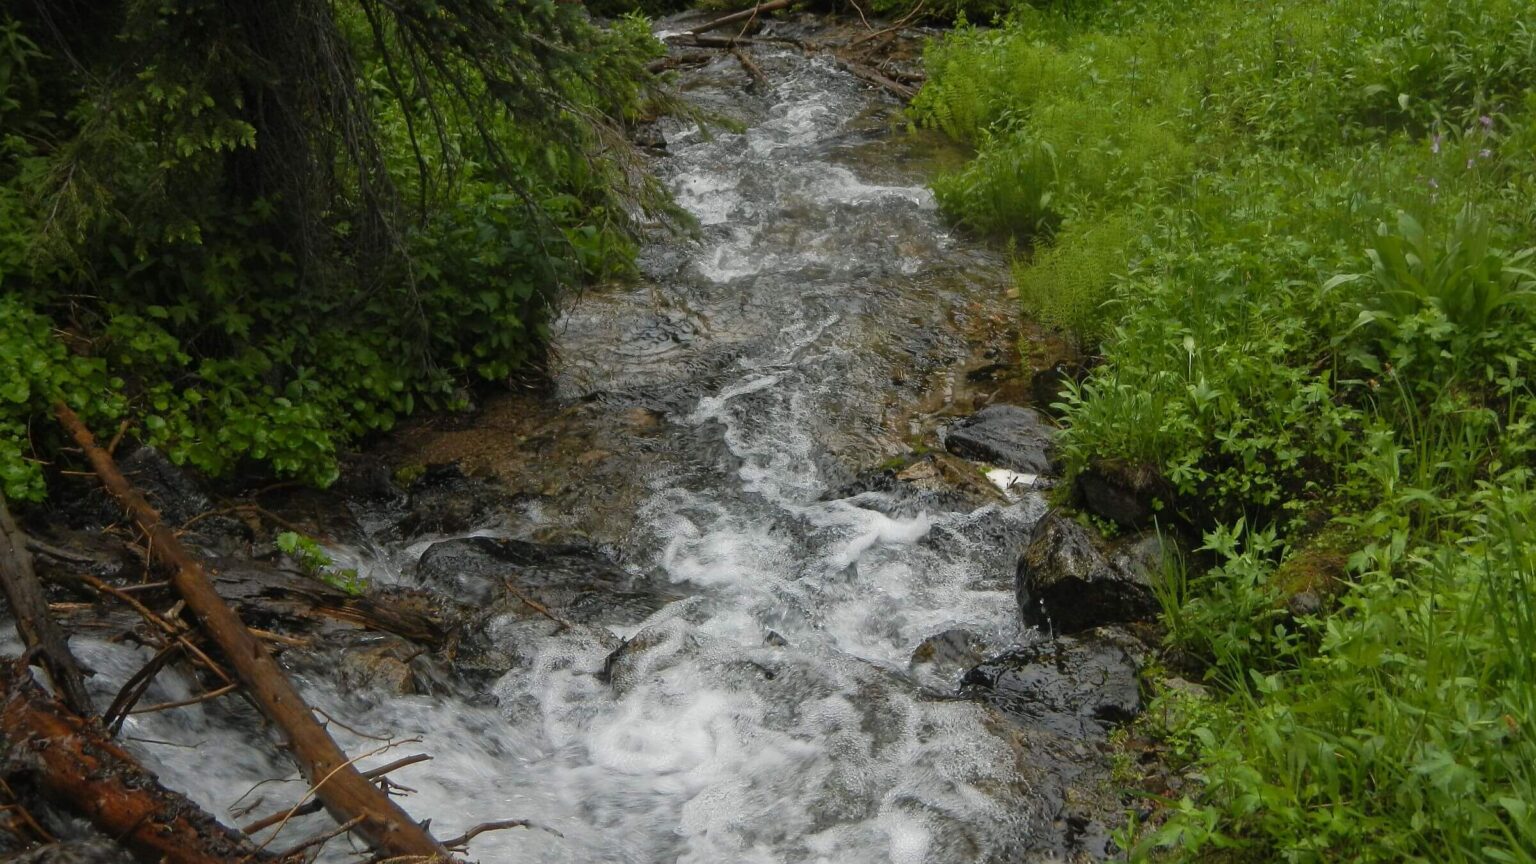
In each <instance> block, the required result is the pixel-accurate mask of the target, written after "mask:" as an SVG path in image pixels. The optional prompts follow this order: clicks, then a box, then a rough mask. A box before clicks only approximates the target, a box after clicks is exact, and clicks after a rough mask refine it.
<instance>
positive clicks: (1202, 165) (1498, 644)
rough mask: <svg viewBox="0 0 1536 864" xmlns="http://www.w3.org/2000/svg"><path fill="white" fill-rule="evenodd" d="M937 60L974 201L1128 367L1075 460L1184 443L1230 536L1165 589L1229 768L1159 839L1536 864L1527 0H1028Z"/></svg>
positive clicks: (1194, 755)
mask: <svg viewBox="0 0 1536 864" xmlns="http://www.w3.org/2000/svg"><path fill="white" fill-rule="evenodd" d="M927 63H928V70H929V82H928V84H927V85H926V86H925V88H924V90H923V92H922V93H921V94H920V96H919V98H918V99H917V100H916V101H915V103H914V107H913V112H914V116H915V117H916V118H917V119H918V121H919V122H923V123H927V124H930V125H933V126H936V127H939V128H942V129H944V130H945V131H946V132H948V133H949V134H951V135H953V136H955V137H957V138H960V139H962V140H966V141H969V142H971V143H972V144H974V145H975V146H976V147H977V153H976V156H975V158H974V159H973V160H972V161H971V162H970V163H969V164H967V165H966V166H964V167H963V168H962V169H961V170H959V171H958V172H956V173H955V174H953V175H951V176H948V177H944V178H940V179H939V180H938V181H937V182H936V184H935V188H936V190H937V192H938V195H939V200H940V202H941V204H942V205H943V206H944V207H945V208H946V209H947V211H948V212H949V213H950V214H951V215H952V216H953V217H954V218H955V219H956V220H957V221H959V222H961V223H962V224H965V225H967V226H970V227H971V228H973V229H975V230H978V231H981V232H985V233H988V234H991V235H994V236H998V237H1006V238H1013V239H1014V240H1015V241H1024V242H1026V243H1029V244H1031V245H1032V246H1033V249H1032V250H1031V252H1030V253H1029V254H1028V255H1026V256H1023V257H1021V258H1020V260H1019V262H1018V263H1017V264H1016V266H1015V270H1014V274H1015V280H1016V281H1017V283H1018V285H1019V294H1020V300H1021V304H1022V310H1021V311H1022V312H1023V313H1024V314H1026V315H1029V316H1030V317H1032V318H1034V319H1037V320H1040V321H1043V322H1045V323H1047V324H1049V325H1052V326H1055V327H1057V328H1059V329H1061V330H1063V331H1064V332H1066V333H1068V334H1070V335H1071V336H1073V337H1074V338H1075V339H1077V340H1078V341H1079V342H1080V344H1081V345H1082V346H1083V348H1084V350H1085V352H1087V353H1088V354H1090V355H1094V354H1097V355H1098V356H1099V359H1100V360H1101V361H1102V362H1100V363H1099V364H1098V365H1097V366H1096V367H1095V368H1094V370H1093V372H1092V374H1091V375H1090V377H1089V378H1088V379H1087V380H1086V381H1084V382H1083V383H1082V384H1081V385H1080V386H1078V387H1076V388H1074V389H1072V390H1070V391H1069V393H1068V394H1067V397H1066V399H1065V402H1066V414H1065V418H1064V419H1065V423H1066V429H1065V431H1064V433H1063V436H1062V443H1061V453H1062V456H1063V458H1064V460H1065V462H1066V467H1067V471H1068V473H1069V475H1075V474H1076V473H1078V472H1081V471H1083V470H1085V469H1087V468H1089V467H1091V466H1093V465H1095V464H1096V463H1099V462H1103V461H1114V462H1119V463H1125V464H1132V465H1137V466H1142V467H1144V468H1146V469H1149V470H1153V471H1156V472H1158V473H1159V474H1161V476H1162V477H1163V479H1164V480H1166V481H1167V483H1168V485H1169V487H1170V488H1172V489H1173V490H1174V496H1173V500H1172V501H1171V502H1168V503H1169V504H1170V507H1169V509H1168V510H1166V511H1165V512H1164V514H1163V515H1164V516H1165V517H1166V518H1168V519H1171V520H1173V521H1175V522H1179V523H1182V524H1183V525H1184V526H1185V527H1186V528H1189V529H1192V530H1193V531H1195V532H1196V533H1197V534H1199V535H1202V536H1203V537H1204V540H1205V542H1204V548H1203V549H1202V550H1200V552H1199V554H1198V555H1196V556H1192V557H1190V558H1189V559H1187V562H1186V563H1187V564H1188V565H1189V567H1190V568H1191V569H1188V570H1185V569H1176V570H1175V571H1170V577H1171V578H1170V579H1169V580H1166V581H1165V584H1164V590H1163V591H1162V592H1161V599H1162V600H1163V603H1164V607H1165V613H1164V619H1165V621H1166V623H1167V624H1168V625H1169V626H1168V639H1169V642H1170V645H1176V646H1178V647H1179V648H1180V649H1181V650H1182V651H1183V652H1184V653H1185V654H1186V655H1192V656H1194V657H1197V658H1202V659H1203V661H1204V663H1205V666H1206V669H1207V670H1208V675H1209V677H1210V680H1211V681H1212V682H1214V683H1215V684H1217V685H1218V692H1219V694H1220V695H1219V696H1218V698H1217V699H1216V700H1215V701H1214V702H1213V703H1211V704H1210V705H1209V706H1207V707H1206V708H1204V709H1202V710H1200V711H1193V712H1183V713H1181V714H1180V715H1179V716H1181V717H1183V718H1184V719H1183V720H1182V721H1181V723H1182V726H1181V728H1179V729H1176V730H1174V731H1173V732H1171V733H1170V734H1171V735H1172V736H1173V737H1174V738H1177V739H1178V740H1180V741H1189V742H1193V745H1194V749H1193V751H1192V752H1190V753H1189V754H1188V756H1187V758H1188V759H1189V760H1190V764H1189V765H1187V766H1179V767H1182V768H1184V769H1186V770H1187V771H1188V772H1190V773H1191V775H1192V776H1195V777H1197V778H1199V779H1200V780H1201V782H1200V783H1199V784H1197V785H1196V787H1194V788H1193V789H1192V790H1191V791H1190V793H1189V795H1188V797H1187V799H1186V800H1184V801H1182V802H1175V803H1173V804H1171V805H1170V806H1169V807H1168V808H1167V809H1166V810H1165V811H1164V812H1163V813H1162V814H1161V815H1160V817H1159V818H1160V819H1161V827H1149V828H1145V830H1143V831H1142V832H1141V833H1140V834H1138V835H1137V836H1136V837H1131V838H1127V842H1128V843H1134V844H1135V846H1136V850H1137V852H1138V854H1142V855H1145V856H1152V857H1158V856H1166V857H1169V858H1173V859H1179V860H1182V859H1188V858H1191V857H1195V858H1204V857H1209V858H1211V859H1213V860H1222V861H1229V860H1243V861H1273V860H1285V861H1318V862H1321V861H1336V860H1359V861H1403V860H1422V861H1484V860H1492V861H1532V860H1536V823H1533V819H1536V813H1533V812H1532V808H1536V787H1533V782H1536V750H1533V748H1536V668H1533V667H1536V659H1533V657H1536V624H1533V620H1536V619H1533V609H1532V606H1533V604H1536V594H1533V590H1536V546H1533V540H1536V538H1533V537H1532V536H1531V531H1532V528H1531V525H1532V524H1533V522H1536V492H1533V491H1532V488H1531V485H1532V484H1531V483H1530V471H1531V469H1532V467H1533V464H1532V463H1533V452H1536V444H1533V443H1532V434H1531V433H1532V431H1533V422H1536V410H1533V406H1536V400H1533V397H1532V392H1533V391H1532V372H1531V370H1532V369H1533V368H1536V299H1533V293H1532V292H1533V291H1536V271H1533V268H1532V259H1533V257H1536V253H1533V252H1531V251H1528V250H1530V249H1531V248H1532V247H1536V208H1533V207H1532V206H1531V203H1530V202H1531V201H1533V200H1536V119H1533V118H1536V89H1533V88H1536V17H1533V16H1532V15H1531V11H1530V8H1529V5H1528V4H1527V3H1522V2H1513V0H1449V2H1429V0H1380V2H1379V0H1282V2H1276V3H1268V4H1251V3H1246V2H1240V0H1188V2H1178V3H1175V2H1171V0H1142V2H1134V3H1116V4H1088V5H1086V6H1083V5H1073V6H1071V7H1069V8H1065V9H1059V10H1040V9H1034V8H1019V9H1016V10H1015V12H1014V13H1013V14H1012V16H1011V17H1010V18H1009V20H1008V21H1007V22H1005V23H1004V24H1003V25H1002V26H1000V27H998V28H995V29H990V30H981V29H964V28H962V29H961V30H959V31H957V32H956V33H954V34H953V35H951V36H950V37H948V38H946V39H944V40H942V41H940V42H938V43H936V44H935V45H934V46H933V47H931V48H930V49H929V53H928V55H927ZM1320 550H1321V551H1320ZM1212 562H1214V563H1212ZM1319 562H1325V563H1327V565H1328V566H1327V568H1326V569H1327V571H1328V572H1326V573H1320V572H1319V573H1313V572H1311V569H1316V568H1318V567H1319V566H1320V565H1319ZM1197 563H1201V564H1203V566H1205V568H1206V569H1204V571H1203V572H1202V571H1199V570H1198V569H1194V568H1195V565H1196V564H1197ZM1309 568H1311V569H1309ZM1298 585H1304V586H1306V587H1307V589H1308V590H1314V589H1315V590H1316V591H1317V592H1318V593H1320V594H1321V595H1322V598H1321V599H1322V603H1321V607H1322V608H1321V611H1320V612H1317V613H1309V612H1306V611H1304V610H1303V611H1302V612H1296V611H1295V610H1294V609H1293V608H1288V606H1287V603H1286V601H1287V599H1288V597H1289V596H1290V595H1291V594H1293V593H1295V592H1296V591H1297V590H1298ZM1156 822H1158V820H1154V823H1156Z"/></svg>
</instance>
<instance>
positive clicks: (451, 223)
mask: <svg viewBox="0 0 1536 864" xmlns="http://www.w3.org/2000/svg"><path fill="white" fill-rule="evenodd" d="M660 50H661V49H660V46H659V45H657V44H656V43H655V42H654V40H653V39H652V38H651V36H650V34H649V32H648V28H647V27H646V25H645V23H644V22H643V21H640V20H638V19H636V20H623V21H619V22H617V23H615V24H613V25H612V26H610V27H602V28H600V27H597V26H594V25H593V24H591V23H590V22H589V20H588V18H587V16H586V13H585V11H584V10H582V9H581V8H580V6H579V4H566V3H559V2H555V0H531V2H526V3H517V4H500V3H483V2H479V0H432V2H425V0H424V2H416V0H408V2H391V3H381V2H378V0H346V2H329V0H263V2H256V3H237V4H228V3H222V2H217V0H172V2H160V3H139V2H116V3H102V4H81V3H66V4H57V3H50V2H41V0H39V2H36V3H17V4H10V5H8V6H7V7H6V9H5V10H4V11H0V492H3V493H4V494H5V495H7V496H10V497H13V498H21V499H38V498H40V497H42V496H43V495H44V494H45V492H46V484H45V472H43V471H42V470H41V468H42V465H43V464H44V463H45V462H46V461H47V460H49V459H51V458H53V456H54V455H55V454H56V453H57V449H56V446H57V443H58V441H59V437H58V435H57V434H56V433H55V432H54V431H53V424H52V423H51V422H49V406H50V403H51V402H52V400H54V399H57V398H62V399H64V400H66V401H67V402H69V403H71V404H73V405H74V406H75V407H76V408H77V409H78V410H80V412H81V413H82V414H83V415H84V416H85V417H86V418H87V420H88V421H90V422H91V423H93V424H94V425H96V426H97V427H98V428H100V429H103V430H104V431H111V430H113V429H114V428H115V427H116V426H117V423H118V421H120V420H122V421H127V422H128V423H130V424H131V425H132V426H133V430H134V434H136V435H137V436H138V437H141V438H143V439H144V440H146V441H148V442H149V443H151V444H153V445H155V446H158V447H161V448H163V449H164V450H165V451H166V452H167V453H168V454H169V456H170V457H171V458H172V459H173V460H175V461H177V462H182V463H188V464H191V465H193V466H195V467H197V468H199V469H202V470H203V471H205V472H207V473H210V474H214V475H223V474H229V473H231V472H235V471H241V470H245V469H251V470H254V471H259V472H268V473H271V472H275V473H276V474H278V475H283V476H294V477H297V478H300V479H303V480H305V481H309V482H314V483H322V484H323V483H325V482H328V481H329V479H330V478H331V477H333V476H334V472H335V456H336V453H337V450H338V448H339V447H341V446H342V445H344V444H345V443H346V442H347V441H349V440H351V439H354V438H356V437H357V436H360V435H363V434H365V433H368V432H371V431H374V430H379V429H384V428H388V427H389V426H390V424H391V423H393V422H394V421H395V420H396V419H397V418H398V417H400V416H402V415H404V414H408V413H410V412H411V411H412V410H413V409H415V408H416V407H417V406H420V405H423V404H428V405H445V404H449V403H451V402H454V401H455V400H456V399H462V395H460V394H462V393H463V388H464V387H465V386H466V385H468V384H470V383H472V382H474V381H477V380H496V379H501V378H504V377H505V376H507V375H508V373H509V372H511V371H512V370H513V369H515V368H517V367H519V366H522V365H526V364H528V363H530V362H534V361H536V360H537V359H538V357H539V353H540V350H541V348H540V343H541V341H542V335H543V327H544V321H545V318H546V314H547V310H548V308H549V305H550V302H551V299H552V297H553V296H554V295H555V293H556V292H557V291H558V289H559V288H560V286H563V285H571V284H576V283H579V282H581V281H584V280H587V279H591V278H595V277H603V276H608V275H611V274H615V273H619V272H623V271H625V270H626V269H627V268H629V267H630V262H631V260H632V252H633V249H632V246H633V244H632V241H631V237H630V223H631V219H632V216H633V214H634V213H635V212H637V208H638V207H642V206H646V205H651V204H659V202H660V199H659V197H658V196H656V195H655V194H654V192H653V191H652V190H649V189H648V188H647V187H646V185H645V182H644V181H641V180H636V179H635V178H636V177H638V176H639V175H638V174H637V173H636V172H635V171H634V170H632V166H629V165H627V164H625V162H624V158H625V157H624V155H623V154H625V153H627V152H628V149H627V148H626V147H625V146H624V145H623V142H622V141H619V140H617V139H618V137H619V134H618V133H619V131H620V130H619V126H620V125H621V124H622V123H623V122H624V121H625V120H626V118H629V117H631V116H633V115H635V114H636V113H637V112H638V111H640V110H641V109H642V107H643V106H644V103H645V101H646V100H647V99H648V98H649V96H648V92H647V89H646V88H648V87H649V86H650V84H649V83H648V82H650V81H651V80H652V76H650V75H649V74H648V73H646V72H645V69H644V66H645V63H646V62H647V61H649V60H651V59H653V58H654V57H656V56H658V55H659V52H660Z"/></svg>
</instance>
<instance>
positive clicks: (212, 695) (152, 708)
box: [128, 684, 239, 714]
mask: <svg viewBox="0 0 1536 864" xmlns="http://www.w3.org/2000/svg"><path fill="white" fill-rule="evenodd" d="M238 687H239V685H237V684H225V685H224V686H223V687H220V688H218V689H217V690H209V691H208V692H207V693H204V694H202V695H200V696H193V697H192V698H190V699H177V700H176V701H175V702H161V703H160V704H158V705H148V706H145V707H143V708H134V709H132V710H130V711H128V713H129V714H153V713H155V712H156V711H169V710H171V709H172V708H186V707H188V706H190V705H198V704H201V703H203V702H209V701H212V700H214V699H217V698H219V697H220V696H225V695H228V694H230V693H233V692H235V690H236V689H238Z"/></svg>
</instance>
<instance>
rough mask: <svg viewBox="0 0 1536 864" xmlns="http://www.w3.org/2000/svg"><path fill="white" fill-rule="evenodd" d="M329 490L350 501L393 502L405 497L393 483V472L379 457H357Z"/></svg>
mask: <svg viewBox="0 0 1536 864" xmlns="http://www.w3.org/2000/svg"><path fill="white" fill-rule="evenodd" d="M331 492H333V493H334V494H336V495H338V496H341V497H343V498H346V499H349V500H352V501H361V502H369V503H378V502H395V501H400V500H402V499H404V498H405V492H404V491H402V490H401V489H400V487H399V486H398V485H396V484H395V478H394V472H392V471H391V470H390V467H389V466H388V465H387V464H385V463H384V461H383V460H381V459H370V458H365V459H359V460H357V461H356V462H354V463H353V464H351V465H349V466H347V469H346V470H345V471H343V472H342V474H341V476H340V477H339V478H337V480H336V483H335V485H333V486H331Z"/></svg>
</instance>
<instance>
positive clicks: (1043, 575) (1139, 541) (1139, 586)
mask: <svg viewBox="0 0 1536 864" xmlns="http://www.w3.org/2000/svg"><path fill="white" fill-rule="evenodd" d="M1161 562H1162V543H1161V541H1160V539H1159V538H1158V537H1157V536H1156V535H1147V536H1145V537H1138V538H1133V539H1131V540H1129V541H1124V542H1121V543H1118V544H1116V545H1115V546H1113V547H1111V546H1109V545H1108V544H1106V543H1105V542H1104V541H1103V540H1102V538H1100V537H1099V536H1098V532H1097V531H1094V530H1093V529H1091V528H1088V527H1085V526H1083V525H1082V524H1080V523H1078V522H1076V521H1074V520H1073V519H1070V518H1068V517H1067V516H1065V515H1063V514H1062V513H1061V512H1060V511H1053V512H1051V513H1048V514H1046V516H1045V517H1044V518H1042V519H1041V520H1040V521H1039V522H1038V523H1036V525H1035V530H1034V533H1033V535H1032V536H1031V538H1030V543H1029V547H1028V548H1027V549H1025V550H1024V554H1023V556H1021V557H1020V558H1019V566H1018V570H1017V572H1016V575H1015V581H1014V588H1015V591H1016V592H1017V593H1018V597H1019V611H1020V614H1021V615H1022V616H1023V618H1024V623H1025V624H1028V625H1031V626H1035V627H1044V628H1048V629H1051V630H1054V631H1056V632H1060V633H1076V632H1078V631H1080V630H1086V629H1088V628H1090V627H1095V626H1098V625H1101V624H1113V623H1124V622H1129V621H1140V620H1145V619H1148V618H1151V617H1152V616H1153V615H1155V614H1156V613H1157V609H1158V605H1157V597H1156V595H1155V594H1154V593H1153V590H1152V574H1153V573H1155V572H1156V568H1157V567H1159V566H1160V565H1161Z"/></svg>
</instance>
